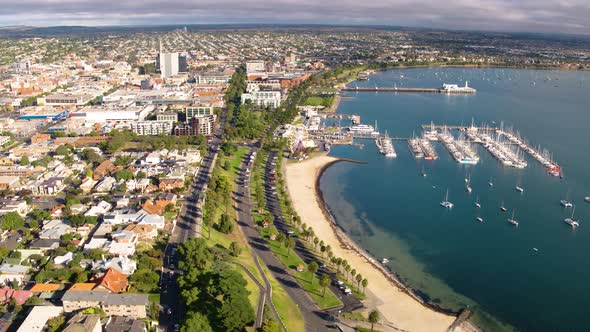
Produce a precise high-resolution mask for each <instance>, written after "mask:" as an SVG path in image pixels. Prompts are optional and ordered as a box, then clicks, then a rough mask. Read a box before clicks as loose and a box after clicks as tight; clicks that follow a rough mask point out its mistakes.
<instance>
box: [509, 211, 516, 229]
mask: <svg viewBox="0 0 590 332" xmlns="http://www.w3.org/2000/svg"><path fill="white" fill-rule="evenodd" d="M508 223H509V224H511V225H514V226H518V221H517V220H516V219H514V210H512V217H511V218H510V219H508Z"/></svg>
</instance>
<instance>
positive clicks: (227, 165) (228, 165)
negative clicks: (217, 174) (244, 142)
mask: <svg viewBox="0 0 590 332" xmlns="http://www.w3.org/2000/svg"><path fill="white" fill-rule="evenodd" d="M223 169H224V170H226V171H229V170H230V169H231V162H230V161H229V160H227V159H226V160H225V161H224V162H223Z"/></svg>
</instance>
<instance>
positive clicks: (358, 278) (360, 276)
mask: <svg viewBox="0 0 590 332" xmlns="http://www.w3.org/2000/svg"><path fill="white" fill-rule="evenodd" d="M361 281H363V276H362V275H361V274H360V273H359V274H357V275H356V290H357V291H359V290H360V286H361V285H360V283H361Z"/></svg>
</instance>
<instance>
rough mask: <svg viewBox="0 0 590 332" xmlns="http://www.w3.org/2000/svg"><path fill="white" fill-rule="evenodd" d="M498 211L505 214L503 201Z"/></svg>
mask: <svg viewBox="0 0 590 332" xmlns="http://www.w3.org/2000/svg"><path fill="white" fill-rule="evenodd" d="M500 211H502V212H506V207H504V201H502V204H500Z"/></svg>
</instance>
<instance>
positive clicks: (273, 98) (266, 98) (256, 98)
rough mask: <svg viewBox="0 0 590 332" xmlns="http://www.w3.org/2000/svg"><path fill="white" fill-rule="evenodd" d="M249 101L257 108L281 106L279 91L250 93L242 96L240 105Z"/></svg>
mask: <svg viewBox="0 0 590 332" xmlns="http://www.w3.org/2000/svg"><path fill="white" fill-rule="evenodd" d="M248 100H250V101H251V102H252V103H253V104H255V105H258V106H271V107H273V108H277V107H279V106H280V105H281V92H280V91H252V92H251V93H243V94H242V104H243V103H245V102H246V101H248Z"/></svg>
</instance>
